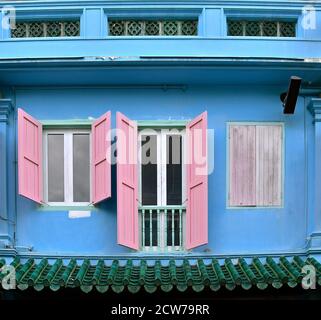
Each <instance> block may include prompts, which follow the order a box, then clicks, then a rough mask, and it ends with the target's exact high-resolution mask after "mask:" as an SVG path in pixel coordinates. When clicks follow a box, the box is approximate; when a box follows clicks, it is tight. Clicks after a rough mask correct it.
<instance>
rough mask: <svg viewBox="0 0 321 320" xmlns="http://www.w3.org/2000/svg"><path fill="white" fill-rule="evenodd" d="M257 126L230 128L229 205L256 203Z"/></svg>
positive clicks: (252, 204)
mask: <svg viewBox="0 0 321 320" xmlns="http://www.w3.org/2000/svg"><path fill="white" fill-rule="evenodd" d="M255 131H256V126H255V125H231V126H230V128H229V139H230V141H229V155H230V159H229V161H230V163H229V188H230V189H229V205H230V206H255V205H256V186H255V179H256V174H255V172H256V168H255V166H256V160H255V155H256V151H255V148H256V143H255V139H256V134H255Z"/></svg>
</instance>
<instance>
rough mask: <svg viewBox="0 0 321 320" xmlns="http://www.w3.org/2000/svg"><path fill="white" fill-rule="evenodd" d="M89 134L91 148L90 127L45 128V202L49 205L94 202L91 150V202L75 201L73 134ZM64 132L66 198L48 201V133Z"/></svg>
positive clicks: (84, 204)
mask: <svg viewBox="0 0 321 320" xmlns="http://www.w3.org/2000/svg"><path fill="white" fill-rule="evenodd" d="M84 133H85V134H89V150H91V143H92V142H91V130H90V129H45V130H43V177H44V179H43V180H44V181H43V186H44V188H43V190H44V195H43V198H44V202H45V203H46V204H47V205H49V206H77V207H79V206H88V205H90V204H91V202H92V194H91V192H92V190H91V181H92V177H91V165H92V159H91V152H90V151H89V165H90V170H89V177H90V179H89V192H90V201H89V202H74V201H73V135H74V134H84ZM49 134H63V135H64V198H65V201H63V202H49V201H48V135H49Z"/></svg>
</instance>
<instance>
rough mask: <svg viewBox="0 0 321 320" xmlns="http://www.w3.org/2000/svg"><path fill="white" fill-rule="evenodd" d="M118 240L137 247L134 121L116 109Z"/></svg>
mask: <svg viewBox="0 0 321 320" xmlns="http://www.w3.org/2000/svg"><path fill="white" fill-rule="evenodd" d="M116 122H117V228H118V243H119V244H121V245H124V246H126V247H129V248H133V249H138V248H139V240H138V239H139V237H138V203H137V188H138V180H137V139H138V137H137V125H136V123H135V122H134V121H131V120H129V119H128V118H126V117H125V116H124V115H123V114H121V113H120V112H117V116H116Z"/></svg>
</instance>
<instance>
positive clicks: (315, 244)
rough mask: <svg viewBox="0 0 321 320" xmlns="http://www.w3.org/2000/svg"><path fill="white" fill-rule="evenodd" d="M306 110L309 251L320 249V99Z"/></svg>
mask: <svg viewBox="0 0 321 320" xmlns="http://www.w3.org/2000/svg"><path fill="white" fill-rule="evenodd" d="M308 109H309V111H310V112H311V114H312V115H313V117H314V141H315V153H314V154H315V157H314V166H315V167H314V189H313V191H312V192H314V210H313V211H312V212H309V214H311V215H313V218H312V219H310V221H311V228H310V229H311V231H310V235H309V240H310V242H309V243H310V249H312V250H313V249H320V248H321V98H312V99H311V101H310V103H309V105H308Z"/></svg>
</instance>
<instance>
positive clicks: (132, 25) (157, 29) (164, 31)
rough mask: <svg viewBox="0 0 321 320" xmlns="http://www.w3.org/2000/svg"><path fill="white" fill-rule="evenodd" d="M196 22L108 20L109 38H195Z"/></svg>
mask: <svg viewBox="0 0 321 320" xmlns="http://www.w3.org/2000/svg"><path fill="white" fill-rule="evenodd" d="M197 22H198V21H197V20H163V21H159V20H146V21H141V20H109V35H110V36H196V35H197Z"/></svg>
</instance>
